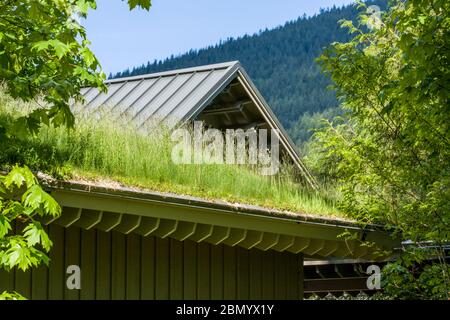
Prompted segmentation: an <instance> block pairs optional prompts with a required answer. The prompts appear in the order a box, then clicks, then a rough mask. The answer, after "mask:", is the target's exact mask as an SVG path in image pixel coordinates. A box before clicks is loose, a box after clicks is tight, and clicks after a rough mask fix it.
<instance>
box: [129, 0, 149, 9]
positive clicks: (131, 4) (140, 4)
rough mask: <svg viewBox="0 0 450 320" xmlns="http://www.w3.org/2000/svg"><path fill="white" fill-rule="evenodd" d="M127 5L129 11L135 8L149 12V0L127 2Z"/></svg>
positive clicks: (130, 0)
mask: <svg viewBox="0 0 450 320" xmlns="http://www.w3.org/2000/svg"><path fill="white" fill-rule="evenodd" d="M128 5H129V7H130V10H133V9H134V8H136V7H141V8H142V9H145V10H147V11H148V10H149V9H150V7H151V5H152V3H151V0H128Z"/></svg>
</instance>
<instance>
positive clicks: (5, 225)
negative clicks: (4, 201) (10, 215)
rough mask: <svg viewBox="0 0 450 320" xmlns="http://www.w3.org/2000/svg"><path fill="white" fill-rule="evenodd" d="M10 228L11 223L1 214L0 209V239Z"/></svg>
mask: <svg viewBox="0 0 450 320" xmlns="http://www.w3.org/2000/svg"><path fill="white" fill-rule="evenodd" d="M10 230H11V224H10V223H9V221H8V219H6V217H5V216H4V215H3V214H1V211H0V239H2V238H3V237H4V236H6V235H7V234H8V232H9V231H10Z"/></svg>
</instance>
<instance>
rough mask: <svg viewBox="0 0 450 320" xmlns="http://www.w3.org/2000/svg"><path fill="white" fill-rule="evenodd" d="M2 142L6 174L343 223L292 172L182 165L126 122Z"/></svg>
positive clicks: (165, 139)
mask: <svg viewBox="0 0 450 320" xmlns="http://www.w3.org/2000/svg"><path fill="white" fill-rule="evenodd" d="M14 107H16V109H14ZM17 107H18V105H17V104H16V102H14V101H11V100H9V99H8V98H5V96H4V95H3V96H1V97H0V124H1V123H2V122H3V123H5V122H7V121H10V119H11V117H14V116H17V114H18V113H17ZM22 107H23V106H22ZM19 109H20V108H19ZM3 140H4V141H3V142H0V146H1V148H2V149H1V150H2V151H1V153H0V165H1V166H7V165H12V164H14V163H15V162H18V163H25V164H28V165H29V166H31V167H33V168H34V169H36V170H42V171H46V172H49V173H55V172H64V173H65V177H66V178H84V179H88V180H89V179H91V180H94V179H110V180H114V181H118V182H120V183H122V184H124V185H127V186H135V187H140V188H145V189H149V190H155V191H162V192H172V193H176V194H184V195H193V196H199V197H203V198H207V199H220V200H225V201H229V202H239V203H245V204H253V205H260V206H264V207H270V208H277V209H283V210H290V211H295V212H298V213H306V214H316V215H322V216H341V217H342V214H341V213H340V212H339V211H338V210H337V209H336V207H335V205H334V201H333V199H334V193H333V191H332V190H327V191H324V190H322V191H321V192H314V191H310V190H308V189H306V188H305V187H303V186H301V185H299V184H297V183H295V182H294V181H293V179H292V175H291V174H290V172H291V171H292V169H291V168H287V167H282V168H281V173H280V174H278V175H275V176H271V177H266V176H261V175H259V174H258V172H257V171H256V170H254V169H253V170H252V169H251V168H248V167H245V166H239V165H218V164H212V165H204V164H202V165H199V164H185V165H180V164H175V163H174V162H173V161H172V159H171V150H172V146H173V143H172V142H171V140H170V136H169V134H168V133H167V132H165V131H164V130H161V129H160V130H159V132H158V133H157V134H148V135H145V134H143V133H139V132H138V131H137V130H135V128H134V127H133V126H131V125H129V124H126V122H125V121H118V120H114V119H109V118H108V117H102V118H101V119H100V120H98V119H93V118H89V119H82V118H78V119H77V123H76V126H75V128H74V129H72V130H67V129H65V128H51V127H44V128H43V129H42V130H41V131H40V133H39V134H38V136H37V137H34V138H28V139H26V141H17V140H14V141H13V140H8V141H6V140H5V139H3Z"/></svg>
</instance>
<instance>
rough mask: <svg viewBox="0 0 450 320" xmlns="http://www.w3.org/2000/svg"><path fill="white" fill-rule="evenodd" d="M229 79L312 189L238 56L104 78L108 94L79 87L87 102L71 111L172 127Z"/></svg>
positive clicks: (193, 113)
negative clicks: (274, 133) (108, 114)
mask: <svg viewBox="0 0 450 320" xmlns="http://www.w3.org/2000/svg"><path fill="white" fill-rule="evenodd" d="M232 82H233V83H234V84H237V85H238V86H240V87H241V89H242V91H243V92H245V94H246V95H247V96H248V98H249V99H250V100H249V101H251V102H252V104H253V106H254V107H255V110H257V111H256V112H258V113H259V117H260V118H261V120H263V121H264V123H266V125H267V127H269V128H271V129H277V130H278V132H279V135H280V136H279V138H280V142H281V145H282V148H283V149H284V150H285V152H286V153H287V154H288V155H289V157H290V158H291V159H292V161H293V163H294V164H295V165H296V166H297V167H298V168H299V170H300V172H301V174H302V176H303V178H304V180H305V181H306V183H307V184H308V185H310V186H312V187H313V188H315V187H316V186H317V184H316V182H315V180H314V178H313V177H312V175H311V174H310V173H309V171H308V170H307V168H306V167H305V165H304V164H303V163H302V161H301V159H300V156H299V154H298V153H297V148H296V146H295V144H294V143H293V141H292V140H291V139H290V137H289V136H288V134H287V132H286V131H285V129H284V128H283V126H282V125H281V123H280V122H279V121H278V119H277V118H276V116H275V114H274V113H273V112H272V110H271V109H270V107H269V105H268V104H267V102H266V101H265V100H264V98H263V96H262V95H261V93H260V92H259V91H258V89H257V88H256V86H255V85H254V84H253V82H252V81H251V79H250V77H249V76H248V75H247V73H246V72H245V70H244V68H243V67H242V66H241V64H240V63H239V61H232V62H225V63H219V64H211V65H206V66H200V67H195V68H186V69H178V70H173V71H166V72H159V73H152V74H146V75H140V76H134V77H127V78H119V79H111V80H107V81H106V82H105V84H106V86H107V88H108V91H107V92H106V93H104V92H100V91H99V90H98V89H97V88H94V87H91V88H83V89H82V90H81V94H82V95H83V96H84V98H85V103H84V104H83V105H81V106H80V105H78V106H74V110H77V109H78V108H79V107H81V108H80V109H81V111H82V112H87V113H91V112H92V113H95V112H96V111H99V110H104V111H107V112H111V113H113V114H118V115H122V116H125V117H126V118H127V119H132V121H133V122H134V124H135V125H136V126H137V127H138V128H142V127H145V126H146V125H154V124H155V123H157V124H158V123H164V124H165V125H166V126H167V127H169V128H173V127H174V126H175V125H177V124H180V123H185V122H187V121H191V120H195V119H197V117H199V116H201V113H202V111H203V110H204V109H205V108H207V107H208V106H210V104H211V103H212V102H213V101H214V100H215V99H216V98H217V97H218V96H219V95H220V94H221V93H222V92H223V91H226V90H224V89H226V88H227V87H229V85H230V86H231V85H232V84H231V83H232ZM224 116H228V115H227V114H225V115H224Z"/></svg>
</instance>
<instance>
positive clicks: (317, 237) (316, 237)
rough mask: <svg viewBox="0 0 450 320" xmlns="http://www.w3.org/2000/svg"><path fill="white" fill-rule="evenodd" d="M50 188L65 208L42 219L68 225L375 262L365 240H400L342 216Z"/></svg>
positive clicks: (384, 245)
mask: <svg viewBox="0 0 450 320" xmlns="http://www.w3.org/2000/svg"><path fill="white" fill-rule="evenodd" d="M49 191H50V192H51V194H52V196H53V197H54V198H55V199H56V200H57V201H58V203H59V204H60V205H61V207H63V213H62V215H61V216H60V217H59V218H57V219H54V220H49V219H47V220H46V221H44V222H45V223H46V224H49V223H56V224H59V225H62V226H64V227H69V226H77V227H81V228H84V229H91V228H96V229H100V230H103V231H107V232H109V231H113V230H115V231H118V232H122V233H124V234H129V233H132V232H133V233H137V234H140V235H143V236H150V235H153V236H157V237H161V238H166V237H168V238H173V239H177V240H180V241H185V240H191V241H196V242H202V241H205V242H208V243H212V244H214V245H221V244H223V245H228V246H240V247H244V248H246V249H252V248H256V249H260V250H264V251H266V250H270V249H271V250H276V251H279V252H283V251H287V252H291V253H295V254H297V253H303V254H304V255H305V256H309V257H317V258H327V257H341V258H343V257H346V258H354V259H364V260H377V259H380V258H385V257H377V256H376V255H375V251H376V250H375V248H374V247H367V246H360V245H359V243H360V242H361V241H360V240H361V239H365V240H367V241H373V242H374V243H375V244H376V248H377V249H382V250H392V249H393V248H394V247H396V246H398V244H399V242H398V241H396V240H393V239H391V238H390V236H389V235H388V234H387V233H386V232H385V231H384V230H382V229H381V228H380V227H379V226H374V225H370V226H366V227H365V228H361V227H360V226H358V225H357V224H356V223H353V222H348V221H343V220H339V219H331V218H321V217H313V216H308V215H304V214H294V213H289V212H283V211H277V210H270V209H267V208H262V207H257V206H247V205H235V204H230V203H226V202H223V201H209V200H204V199H200V198H195V197H187V196H179V195H174V194H163V193H158V192H149V191H141V190H139V191H137V190H134V189H129V188H117V189H110V188H106V187H101V186H95V185H92V184H85V183H72V182H58V183H56V184H55V183H52V184H51V185H50V186H49ZM345 231H348V232H351V233H352V234H353V235H354V240H346V239H344V238H343V237H339V235H341V234H342V233H343V232H345Z"/></svg>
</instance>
